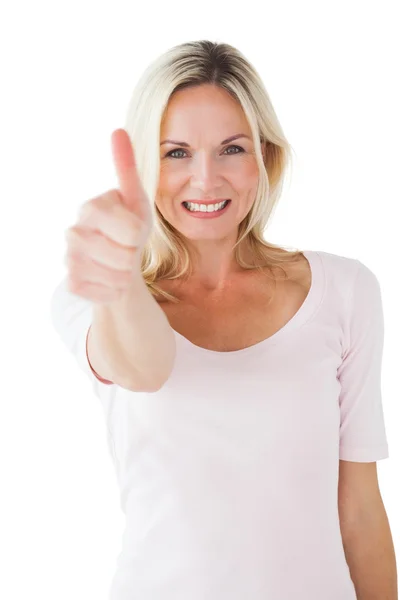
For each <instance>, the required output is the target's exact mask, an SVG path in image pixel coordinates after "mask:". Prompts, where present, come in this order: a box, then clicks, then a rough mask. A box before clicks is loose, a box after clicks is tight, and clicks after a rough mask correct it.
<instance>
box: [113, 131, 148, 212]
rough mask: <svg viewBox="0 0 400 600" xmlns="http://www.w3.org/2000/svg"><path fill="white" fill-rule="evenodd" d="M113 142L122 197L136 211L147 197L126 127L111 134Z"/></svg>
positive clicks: (114, 158) (128, 206)
mask: <svg viewBox="0 0 400 600" xmlns="http://www.w3.org/2000/svg"><path fill="white" fill-rule="evenodd" d="M111 143H112V154H113V160H114V165H115V170H116V172H117V176H118V182H119V190H120V195H121V199H122V201H123V203H124V204H125V205H126V206H127V208H130V209H131V210H135V212H136V211H138V209H139V208H141V205H142V202H143V201H145V200H146V199H145V192H144V189H143V186H142V182H141V180H140V177H139V174H138V172H137V168H136V161H135V155H134V151H133V147H132V144H131V140H130V138H129V135H128V133H127V132H126V131H125V129H116V130H115V131H113V133H112V135H111Z"/></svg>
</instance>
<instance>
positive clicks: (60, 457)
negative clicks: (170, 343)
mask: <svg viewBox="0 0 400 600" xmlns="http://www.w3.org/2000/svg"><path fill="white" fill-rule="evenodd" d="M396 5H397V2H395V1H392V2H390V1H388V0H380V2H374V3H372V2H365V1H362V2H361V1H359V2H357V1H354V0H353V1H351V0H350V1H349V0H347V1H342V2H338V1H336V2H332V3H328V2H320V1H319V2H310V1H308V2H307V1H304V0H303V1H302V2H295V1H293V2H289V1H284V0H280V1H279V2H268V1H266V0H263V1H262V2H256V1H249V0H247V1H246V2H245V3H243V2H239V3H234V2H229V3H226V4H225V3H222V2H221V3H217V2H215V1H213V2H204V1H203V0H202V2H197V3H195V2H181V3H177V2H168V3H167V2H162V3H161V2H160V3H159V4H158V3H154V2H140V3H135V2H134V1H132V0H131V1H129V2H122V1H116V0H113V1H112V2H111V1H109V2H100V1H99V0H97V1H96V2H95V1H92V2H89V1H88V0H86V1H85V0H79V1H77V0H75V1H71V0H70V1H69V2H64V3H62V2H44V1H43V0H42V1H40V2H38V1H37V2H31V3H28V2H25V3H22V2H13V3H11V1H9V2H8V5H7V6H6V5H3V8H2V9H1V14H0V23H1V25H0V51H1V52H0V56H1V83H2V86H1V87H2V91H1V94H0V101H1V111H0V120H1V121H0V126H1V130H0V131H1V135H0V152H1V155H0V159H1V162H0V165H1V166H0V169H1V209H2V210H1V215H2V218H1V220H0V227H1V230H0V233H1V235H0V240H1V261H2V263H1V290H2V294H1V302H2V304H1V311H0V316H1V324H0V325H1V346H2V363H1V364H2V374H1V375H2V381H1V404H0V406H1V415H0V417H1V418H0V444H1V446H0V454H1V483H2V492H1V496H0V498H1V512H0V519H1V522H0V531H1V534H0V539H1V542H0V551H1V556H0V564H1V571H2V575H1V578H0V596H1V597H2V598H4V599H5V598H7V600H17V599H18V600H19V599H22V598H24V599H25V598H32V597H36V596H37V597H38V598H41V600H47V599H51V600H54V599H55V598H57V600H64V599H65V600H66V599H68V600H71V599H72V598H73V599H74V600H83V599H85V600H91V599H96V600H106V595H107V589H108V586H109V584H110V581H111V577H112V575H113V572H114V566H115V560H116V556H117V553H118V552H119V549H120V539H121V535H122V530H123V525H124V521H123V514H122V512H121V511H120V508H119V495H118V490H117V482H116V479H115V477H114V472H113V467H112V463H111V458H110V457H109V455H108V450H107V445H106V430H105V426H104V423H103V415H102V412H101V409H100V404H99V402H98V400H97V398H96V397H95V396H94V395H93V392H92V389H91V386H90V383H89V380H88V379H87V378H86V377H85V375H84V374H83V372H81V371H80V370H79V369H78V367H77V366H76V365H75V364H74V360H73V358H72V357H71V356H70V355H69V354H68V352H67V350H66V349H65V348H64V347H63V346H62V344H61V342H60V340H59V339H58V337H57V335H56V333H55V331H54V330H53V329H52V326H51V323H50V308H49V301H50V297H51V294H52V291H53V289H54V287H55V286H56V285H57V283H58V282H59V281H60V280H61V279H62V278H63V277H64V275H65V269H66V268H65V266H64V264H63V261H64V252H65V239H64V234H65V230H66V229H67V228H68V227H70V226H71V225H72V224H73V223H74V222H75V220H76V218H77V213H78V209H79V207H80V205H81V204H82V203H83V202H85V201H86V200H88V199H90V198H92V197H94V196H96V195H98V194H99V193H101V192H103V191H105V190H108V189H110V188H111V187H114V186H116V174H115V172H114V167H113V163H112V155H111V143H110V141H111V133H112V131H113V130H114V129H116V128H117V127H121V126H123V124H124V120H125V114H126V110H127V106H128V102H129V99H130V97H131V93H132V91H133V88H134V85H135V83H136V81H137V78H138V77H139V76H140V74H141V73H142V71H143V69H144V68H145V67H146V66H147V64H148V63H149V62H150V61H152V60H153V59H154V58H156V57H157V56H158V55H159V54H161V53H162V52H164V51H165V50H167V49H168V48H169V47H171V46H173V45H176V44H178V43H182V42H185V41H189V40H197V39H211V40H212V41H220V42H227V43H230V44H232V45H234V46H236V47H238V48H239V49H240V50H241V51H242V52H243V53H244V54H245V56H246V57H247V58H248V59H249V60H250V61H251V62H252V63H253V64H254V66H255V67H256V68H257V70H258V71H259V73H260V74H261V76H262V78H263V80H264V82H265V85H266V88H267V90H268V92H269V94H270V96H271V99H272V103H273V105H274V107H275V110H276V112H277V114H278V118H279V120H280V122H281V125H282V127H283V130H284V132H285V135H286V137H287V138H288V140H289V142H290V144H291V145H292V147H293V148H294V150H295V152H296V156H295V163H294V171H293V176H292V181H291V184H290V188H286V193H285V195H284V197H282V199H281V202H280V205H279V207H278V209H277V211H276V214H275V218H274V221H273V223H272V225H271V227H270V229H269V231H268V234H267V237H268V239H270V240H271V241H272V242H274V243H279V244H284V245H287V246H292V247H303V248H308V249H313V250H323V251H326V252H332V253H336V254H339V255H342V256H347V257H353V258H357V259H359V260H361V261H362V262H364V263H365V264H366V265H367V266H368V267H369V268H370V269H371V270H373V271H374V273H375V274H376V275H377V277H378V279H379V282H380V284H381V290H382V295H383V303H384V313H385V347H384V357H383V371H382V394H383V402H384V412H385V421H386V427H387V435H388V441H389V452H390V458H389V459H387V460H384V461H381V462H378V469H379V480H380V487H381V493H382V497H383V499H384V503H385V506H386V510H387V513H388V516H389V521H390V525H391V529H392V535H393V538H394V542H395V546H396V551H397V552H396V554H397V555H399V554H400V511H399V508H398V507H399V506H400V486H399V485H398V483H399V478H398V474H399V452H400V446H399V431H400V430H399V381H398V373H399V334H400V327H399V310H398V308H399V285H398V281H399V276H398V270H399V260H398V246H397V244H396V241H397V240H399V227H398V216H399V211H398V205H399V201H400V197H399V191H400V186H399V159H400V156H399V137H400V127H399V124H400V120H399V106H400V97H399V86H398V81H399V71H398V68H399V62H398V57H399V55H400V43H399V36H398V31H399V20H398V18H396V17H395V14H396V13H395V9H396V8H398V5H397V6H396ZM260 10H262V13H260ZM396 57H397V58H396ZM138 600H139V599H138ZM188 600H189V599H188Z"/></svg>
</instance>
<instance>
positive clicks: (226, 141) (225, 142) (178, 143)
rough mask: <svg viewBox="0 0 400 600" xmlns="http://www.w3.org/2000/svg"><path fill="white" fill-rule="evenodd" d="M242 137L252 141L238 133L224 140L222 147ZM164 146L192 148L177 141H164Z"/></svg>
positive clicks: (243, 134)
mask: <svg viewBox="0 0 400 600" xmlns="http://www.w3.org/2000/svg"><path fill="white" fill-rule="evenodd" d="M241 137H245V138H247V139H249V140H251V137H250V136H248V135H246V134H245V133H237V134H236V135H232V136H231V137H229V138H227V139H226V140H223V141H222V142H221V146H223V145H224V144H229V142H233V140H237V139H238V138H241ZM163 144H177V145H178V146H184V147H185V148H190V144H188V143H187V142H177V141H175V140H163V141H162V142H161V144H160V146H162V145H163Z"/></svg>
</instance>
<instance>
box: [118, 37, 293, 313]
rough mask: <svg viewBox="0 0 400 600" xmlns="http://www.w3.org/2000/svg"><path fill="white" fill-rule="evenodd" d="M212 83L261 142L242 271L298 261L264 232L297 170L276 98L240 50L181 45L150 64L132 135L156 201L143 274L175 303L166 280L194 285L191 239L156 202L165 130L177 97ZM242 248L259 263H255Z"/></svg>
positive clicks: (137, 97)
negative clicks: (186, 238)
mask: <svg viewBox="0 0 400 600" xmlns="http://www.w3.org/2000/svg"><path fill="white" fill-rule="evenodd" d="M203 84H211V85H215V86H218V87H220V88H222V89H224V90H226V91H227V92H228V93H229V94H230V95H231V96H232V97H233V98H234V99H235V100H237V101H238V102H239V103H240V104H241V106H242V109H243V111H244V113H245V115H246V117H247V119H248V123H249V126H250V128H251V131H252V135H253V141H256V140H259V143H256V142H255V153H256V160H257V163H258V167H259V173H260V177H259V183H258V188H257V192H256V197H255V201H254V203H253V206H252V208H251V210H250V211H249V213H248V214H247V216H246V217H245V219H243V221H242V222H241V223H240V225H239V229H238V237H237V241H236V243H235V245H234V247H233V248H234V253H235V259H236V261H237V263H238V264H239V265H240V266H241V267H243V269H262V268H265V267H266V268H267V269H268V270H270V271H271V277H272V278H273V279H274V280H275V281H276V279H275V278H274V276H273V275H272V272H273V271H272V269H274V268H276V267H278V268H280V269H281V270H283V272H284V274H285V276H286V277H287V273H286V271H285V270H284V269H283V267H282V266H281V265H282V263H288V262H292V261H294V260H297V259H298V257H299V255H300V254H301V252H300V251H298V250H296V251H290V250H288V249H286V248H283V247H281V246H277V245H274V244H272V243H270V242H267V241H266V240H265V239H264V237H263V236H264V230H265V229H266V227H267V224H268V221H269V218H270V216H271V215H272V214H273V212H274V210H275V208H276V206H277V203H278V201H279V198H280V196H281V192H282V187H283V184H284V178H285V175H286V173H287V171H288V169H289V167H291V158H292V156H291V146H290V145H289V143H288V142H287V140H286V138H285V136H284V134H283V131H282V128H281V126H280V123H279V121H278V118H277V116H276V114H275V111H274V109H273V107H272V104H271V101H270V98H269V95H268V93H267V91H266V89H265V87H264V84H263V82H262V80H261V78H260V76H259V75H258V73H257V71H256V70H255V68H254V67H253V66H252V65H251V64H250V63H249V61H248V60H247V59H246V58H245V57H244V56H243V54H241V53H240V52H239V50H237V49H236V48H234V47H233V46H231V45H229V44H223V43H216V42H211V41H208V40H200V41H193V42H187V43H184V44H180V45H178V46H174V47H172V48H171V49H169V50H168V51H167V52H165V53H164V54H162V55H161V56H159V57H158V58H157V59H156V60H155V61H154V62H153V63H151V64H150V65H149V66H148V67H147V69H146V70H145V71H144V73H143V74H142V76H141V77H140V79H139V81H138V83H137V85H136V87H135V89H134V92H133V95H132V98H131V100H130V103H129V107H128V111H127V118H126V123H125V129H126V131H127V133H128V135H129V137H130V139H131V142H132V145H133V147H134V151H135V157H136V162H137V169H138V173H139V176H140V178H141V181H142V183H143V187H144V189H145V191H146V193H147V194H148V197H149V198H150V199H151V202H150V204H151V208H152V211H153V216H154V227H153V230H152V232H151V234H150V236H149V238H148V240H147V243H146V245H145V247H144V249H143V252H142V256H141V272H142V275H143V278H144V280H145V282H146V285H147V286H148V289H149V290H150V291H151V293H152V294H153V295H154V296H162V297H164V298H165V299H167V300H170V301H172V302H179V299H178V298H177V297H176V296H174V295H172V294H170V293H167V292H166V291H165V290H162V289H161V288H160V287H159V286H158V285H157V281H158V280H161V279H177V278H182V279H187V278H189V277H190V275H191V274H192V272H193V267H192V264H191V260H190V257H189V253H188V250H187V248H186V244H185V241H184V237H183V236H182V235H181V234H180V232H179V231H178V230H176V229H175V228H174V227H173V226H172V225H171V224H170V223H169V222H167V221H166V220H165V219H164V217H163V216H162V214H161V212H160V211H159V210H158V208H157V206H156V203H155V198H156V194H157V188H158V180H159V172H160V155H159V144H160V128H161V122H162V119H163V116H164V114H165V111H166V109H167V106H168V101H169V99H170V98H171V96H172V94H174V93H175V92H177V91H178V90H182V89H184V88H188V87H196V86H199V85H203ZM243 243H245V244H246V248H247V249H248V250H250V253H249V255H250V256H252V257H253V259H254V260H252V262H251V263H248V262H247V261H246V260H245V258H244V255H243V248H244V247H243Z"/></svg>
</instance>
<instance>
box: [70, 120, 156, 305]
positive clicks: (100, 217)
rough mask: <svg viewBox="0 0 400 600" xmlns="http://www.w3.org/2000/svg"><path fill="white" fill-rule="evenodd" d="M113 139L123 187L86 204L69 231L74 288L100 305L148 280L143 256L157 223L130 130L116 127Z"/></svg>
mask: <svg viewBox="0 0 400 600" xmlns="http://www.w3.org/2000/svg"><path fill="white" fill-rule="evenodd" d="M111 142H112V153H113V160H114V165H115V168H116V172H117V176H118V184H119V187H118V188H116V189H112V190H109V191H107V192H105V193H104V194H101V195H100V196H97V197H95V198H93V199H91V200H88V201H87V202H85V203H84V204H83V205H82V207H81V210H80V213H79V217H78V220H77V222H76V224H75V225H73V226H72V227H69V228H68V229H67V230H66V239H67V252H66V258H65V262H66V264H67V267H68V277H67V281H68V287H69V290H70V292H72V293H73V294H77V295H79V296H82V297H84V298H86V299H88V300H91V301H92V302H95V303H98V304H105V303H109V302H113V301H115V300H120V299H121V297H122V296H123V294H124V292H127V291H128V290H130V289H132V285H135V284H136V283H137V282H141V283H143V277H142V274H141V269H140V266H141V254H142V250H143V247H144V245H145V244H146V242H147V239H148V237H149V235H150V233H151V231H152V227H153V216H152V212H151V207H150V203H149V199H148V196H147V194H146V193H145V191H144V189H143V186H142V182H141V181H140V178H139V175H138V172H137V169H136V162H135V155H134V151H133V148H132V144H131V141H130V138H129V136H128V134H127V132H126V131H125V130H124V129H116V130H115V131H114V132H113V133H112V136H111Z"/></svg>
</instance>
